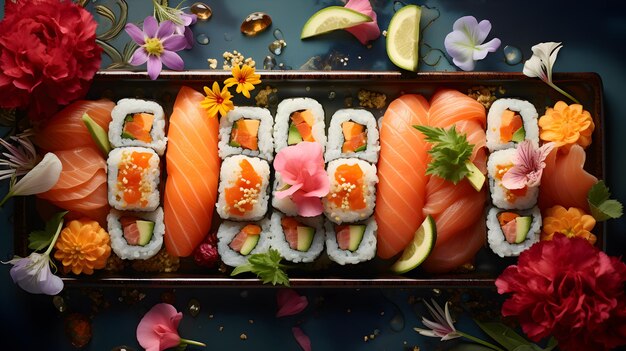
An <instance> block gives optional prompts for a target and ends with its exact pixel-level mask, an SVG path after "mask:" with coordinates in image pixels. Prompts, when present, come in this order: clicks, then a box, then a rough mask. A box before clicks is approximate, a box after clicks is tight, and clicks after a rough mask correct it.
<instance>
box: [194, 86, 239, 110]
mask: <svg viewBox="0 0 626 351" xmlns="http://www.w3.org/2000/svg"><path fill="white" fill-rule="evenodd" d="M204 93H205V94H206V97H205V98H204V100H202V101H200V106H202V107H203V108H205V109H206V110H207V111H208V112H209V116H210V117H216V116H217V113H218V112H219V114H220V116H226V114H227V113H228V111H230V110H232V109H234V108H235V105H234V104H233V102H232V101H231V100H230V99H231V98H232V97H233V96H232V95H231V94H230V91H228V88H227V87H224V88H223V89H222V90H220V85H219V84H217V82H213V87H212V89H209V88H208V87H204Z"/></svg>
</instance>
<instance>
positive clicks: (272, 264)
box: [230, 249, 289, 286]
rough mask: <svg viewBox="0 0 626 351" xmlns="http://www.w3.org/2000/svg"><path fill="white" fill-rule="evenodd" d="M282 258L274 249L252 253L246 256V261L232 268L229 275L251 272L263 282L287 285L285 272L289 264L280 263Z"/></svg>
mask: <svg viewBox="0 0 626 351" xmlns="http://www.w3.org/2000/svg"><path fill="white" fill-rule="evenodd" d="M282 259H283V258H282V257H281V256H280V253H279V252H278V250H276V249H269V251H268V252H265V253H257V254H252V255H250V256H249V257H248V263H247V264H244V265H241V266H238V267H236V268H235V269H233V271H232V273H230V275H231V276H235V275H237V274H240V273H244V272H252V273H254V274H256V276H257V277H259V279H261V280H262V281H263V284H267V283H272V285H276V284H280V285H284V286H289V277H288V276H287V273H286V272H285V269H288V268H289V266H287V265H284V264H281V263H280V261H281V260H282Z"/></svg>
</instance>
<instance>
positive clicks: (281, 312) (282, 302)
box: [276, 289, 309, 317]
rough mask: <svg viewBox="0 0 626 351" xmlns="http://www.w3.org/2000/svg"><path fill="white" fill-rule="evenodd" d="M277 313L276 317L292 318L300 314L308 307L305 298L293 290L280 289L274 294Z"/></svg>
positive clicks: (307, 301)
mask: <svg viewBox="0 0 626 351" xmlns="http://www.w3.org/2000/svg"><path fill="white" fill-rule="evenodd" d="M276 302H277V303H278V312H276V317H286V316H292V315H294V314H298V313H300V312H302V311H303V310H304V309H305V308H306V306H308V305H309V300H308V299H307V298H306V296H301V295H300V294H298V293H297V292H296V291H295V290H293V289H280V290H278V292H277V293H276Z"/></svg>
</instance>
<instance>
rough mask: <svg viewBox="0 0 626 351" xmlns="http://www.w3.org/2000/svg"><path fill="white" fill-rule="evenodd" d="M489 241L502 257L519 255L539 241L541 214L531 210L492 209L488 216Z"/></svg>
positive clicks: (533, 209) (534, 209)
mask: <svg viewBox="0 0 626 351" xmlns="http://www.w3.org/2000/svg"><path fill="white" fill-rule="evenodd" d="M487 228H488V230H487V241H488V242H489V247H490V248H491V250H492V251H493V252H495V253H496V254H497V255H498V256H500V257H508V256H519V254H520V253H521V252H522V251H524V250H526V249H528V248H529V247H531V246H532V245H533V244H534V243H536V242H538V241H539V232H540V231H541V212H540V211H539V208H537V207H533V208H532V209H530V210H517V211H510V210H501V209H499V208H495V207H492V208H491V209H490V210H489V213H488V214H487Z"/></svg>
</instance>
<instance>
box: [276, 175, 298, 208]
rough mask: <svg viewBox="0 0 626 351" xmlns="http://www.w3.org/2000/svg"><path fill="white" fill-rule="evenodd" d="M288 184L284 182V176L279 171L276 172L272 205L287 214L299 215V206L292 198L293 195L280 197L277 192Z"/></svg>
mask: <svg viewBox="0 0 626 351" xmlns="http://www.w3.org/2000/svg"><path fill="white" fill-rule="evenodd" d="M287 186H288V184H286V183H285V182H283V177H282V176H281V175H280V173H279V172H275V173H274V185H273V187H272V207H274V208H275V209H277V210H279V211H281V212H282V213H284V214H286V215H287V216H297V215H298V206H297V205H296V203H295V202H294V201H293V200H292V199H291V196H287V197H285V198H282V199H279V198H278V196H276V192H277V191H280V190H281V189H284V188H285V187H287Z"/></svg>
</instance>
